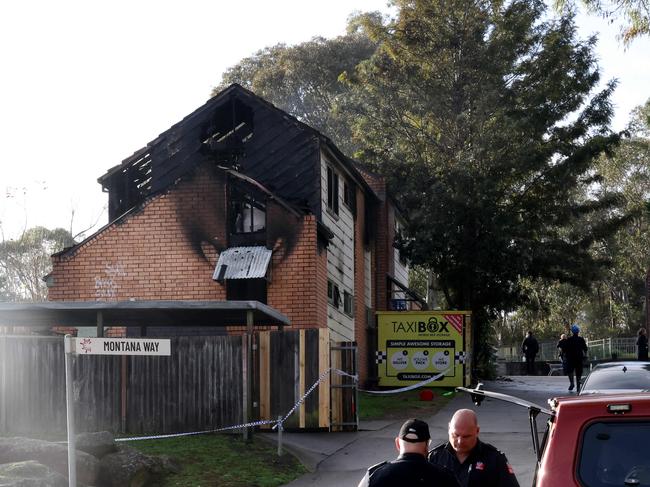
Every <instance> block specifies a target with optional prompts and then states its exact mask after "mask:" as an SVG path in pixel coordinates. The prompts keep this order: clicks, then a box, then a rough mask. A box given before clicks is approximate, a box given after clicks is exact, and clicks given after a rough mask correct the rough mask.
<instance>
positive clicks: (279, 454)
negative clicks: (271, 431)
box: [278, 416, 283, 457]
mask: <svg viewBox="0 0 650 487" xmlns="http://www.w3.org/2000/svg"><path fill="white" fill-rule="evenodd" d="M282 429H283V428H282V416H278V456H279V457H281V456H282Z"/></svg>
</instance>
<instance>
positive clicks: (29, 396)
mask: <svg viewBox="0 0 650 487" xmlns="http://www.w3.org/2000/svg"><path fill="white" fill-rule="evenodd" d="M63 359H64V357H63V339H62V338H61V337H31V336H24V337H23V336H1V337H0V434H5V435H10V434H13V433H19V432H21V433H22V432H24V433H29V434H37V435H44V436H47V435H50V434H56V433H61V432H63V431H65V373H64V371H65V367H64V363H63Z"/></svg>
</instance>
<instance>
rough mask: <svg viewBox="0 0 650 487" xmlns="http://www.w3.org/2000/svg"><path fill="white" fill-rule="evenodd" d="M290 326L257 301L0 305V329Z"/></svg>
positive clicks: (282, 318) (56, 302)
mask: <svg viewBox="0 0 650 487" xmlns="http://www.w3.org/2000/svg"><path fill="white" fill-rule="evenodd" d="M100 312H101V320H102V323H103V326H127V327H130V326H139V327H147V326H232V325H246V322H247V321H246V320H247V315H248V313H249V312H252V315H253V325H254V326H280V327H281V326H284V325H289V324H290V322H289V318H287V317H286V316H285V315H283V314H282V313H280V312H279V311H277V310H276V309H274V308H272V307H270V306H267V305H266V304H263V303H260V302H259V301H114V302H105V301H46V302H40V303H0V326H26V327H34V328H48V327H52V326H73V327H79V326H96V325H97V321H98V316H99V315H100Z"/></svg>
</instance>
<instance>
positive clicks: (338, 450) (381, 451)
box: [266, 376, 568, 487]
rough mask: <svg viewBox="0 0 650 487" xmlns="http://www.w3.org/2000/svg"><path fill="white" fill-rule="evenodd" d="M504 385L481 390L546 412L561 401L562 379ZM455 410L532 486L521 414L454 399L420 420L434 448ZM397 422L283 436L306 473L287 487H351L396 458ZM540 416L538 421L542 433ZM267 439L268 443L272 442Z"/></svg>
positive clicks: (515, 379) (490, 403) (517, 379)
mask: <svg viewBox="0 0 650 487" xmlns="http://www.w3.org/2000/svg"><path fill="white" fill-rule="evenodd" d="M506 379H507V380H499V381H492V382H490V381H486V382H485V389H487V390H493V391H497V392H502V393H505V394H510V395H514V396H518V397H521V398H524V399H527V400H529V401H532V402H535V403H537V404H539V405H541V406H544V407H547V406H548V404H547V400H548V399H549V398H551V397H557V396H561V395H566V394H567V391H566V388H567V385H568V384H567V379H566V377H528V376H523V377H521V376H512V377H509V378H506ZM459 408H469V409H474V410H475V411H476V412H477V414H478V417H479V423H480V426H481V433H480V437H481V439H482V440H483V441H486V442H488V443H492V444H494V445H496V446H497V447H498V448H499V449H501V450H502V451H503V452H504V453H505V454H506V455H507V456H508V459H509V460H510V463H511V464H512V466H513V468H514V470H515V473H516V474H517V478H518V479H519V483H520V485H521V486H522V487H524V486H530V485H532V479H533V472H534V468H535V457H534V455H533V449H532V441H531V435H530V427H529V424H528V415H527V413H526V410H525V409H524V408H522V407H520V406H516V405H513V404H508V403H504V402H502V401H497V400H492V399H486V400H485V401H484V402H483V404H482V405H481V406H479V407H476V406H474V404H472V402H471V400H470V398H469V396H468V395H467V394H457V395H456V397H455V398H454V399H453V400H452V401H450V402H449V403H448V404H447V405H446V406H445V407H444V408H443V409H442V410H441V411H440V412H438V413H437V414H432V415H431V416H426V415H422V419H424V420H426V421H427V422H428V423H429V426H430V430H431V437H432V440H433V442H434V444H437V443H441V442H443V441H446V438H447V423H448V421H449V418H450V417H451V415H452V414H453V413H454V411H456V410H457V409H459ZM405 419H407V418H403V419H400V420H399V421H394V422H393V421H373V422H365V423H362V424H361V431H359V432H355V433H285V441H286V444H287V445H288V446H289V447H290V448H291V451H292V452H294V453H297V454H298V456H299V458H300V459H301V460H302V461H303V463H305V464H306V465H307V466H308V467H309V468H310V469H311V470H313V471H311V472H309V473H307V474H305V475H303V476H302V477H300V478H298V479H296V480H295V481H293V482H291V483H289V484H287V487H308V486H309V487H348V486H349V487H356V485H357V484H358V482H359V480H360V479H361V478H362V477H363V475H364V473H365V471H366V468H367V467H368V466H370V465H373V464H375V463H379V462H381V461H384V460H390V459H392V458H394V457H395V455H396V452H395V449H394V444H393V439H394V438H395V436H396V435H397V432H398V430H399V427H400V425H401V424H402V422H403V421H404V420H405ZM544 421H545V416H544V415H540V416H539V418H538V427H539V428H540V429H541V430H542V431H543V429H544ZM266 435H269V436H270V437H271V438H273V436H272V435H271V434H266Z"/></svg>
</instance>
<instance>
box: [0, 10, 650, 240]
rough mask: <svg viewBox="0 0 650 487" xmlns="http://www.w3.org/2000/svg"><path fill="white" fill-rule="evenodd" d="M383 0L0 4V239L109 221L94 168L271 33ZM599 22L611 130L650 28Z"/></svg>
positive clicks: (642, 74)
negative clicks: (630, 33)
mask: <svg viewBox="0 0 650 487" xmlns="http://www.w3.org/2000/svg"><path fill="white" fill-rule="evenodd" d="M371 10H381V11H383V12H387V11H388V8H387V2H386V0H329V1H328V2H323V1H316V0H272V1H270V0H239V1H237V2H232V1H229V2H226V1H223V0H212V1H208V0H184V1H182V2H181V1H170V0H156V1H154V0H111V1H110V2H100V1H89V0H57V1H52V0H13V1H11V0H9V1H3V2H0V46H2V47H0V68H1V72H2V74H0V134H1V139H0V241H2V239H11V238H17V237H18V236H19V235H20V234H21V232H22V231H24V230H25V229H27V228H30V227H33V226H36V225H43V226H46V227H48V228H55V227H63V228H66V229H68V230H71V231H72V233H73V234H77V233H79V232H82V231H84V230H86V229H88V228H89V227H92V226H93V225H95V226H98V225H99V226H101V225H104V224H106V223H107V219H108V216H107V213H106V211H105V207H106V202H107V195H106V194H105V193H102V190H101V186H100V185H99V184H98V183H97V178H98V177H100V176H101V175H103V174H104V173H105V172H106V171H107V170H109V169H110V168H112V167H114V166H116V165H118V164H120V162H121V161H122V160H123V159H125V158H126V157H128V156H129V155H131V154H132V153H133V152H135V151H136V150H138V149H140V148H141V147H143V146H144V145H146V144H147V143H148V142H149V141H151V140H152V139H154V138H155V137H156V136H157V135H158V134H160V133H161V132H163V131H165V130H166V129H168V128H169V127H170V126H172V125H173V124H174V123H176V122H178V121H179V120H181V119H182V118H183V117H185V116H186V115H187V114H189V113H191V112H192V111H194V110H195V109H196V108H198V107H199V106H200V105H202V104H203V103H205V101H207V99H208V98H209V96H210V92H211V90H212V88H213V87H214V86H215V85H217V84H218V83H219V82H220V80H221V74H222V73H223V72H224V71H225V70H226V69H227V68H228V67H230V66H232V65H234V64H236V63H237V62H238V61H239V60H240V59H242V58H244V57H246V56H250V55H252V54H253V53H255V52H256V51H257V50H259V49H262V48H264V47H266V46H270V45H274V44H277V43H280V42H282V43H286V44H296V43H300V42H304V41H307V40H309V39H311V38H312V37H314V36H323V37H335V36H337V35H342V34H344V32H345V26H346V22H347V18H348V17H349V15H350V14H351V13H353V12H354V11H371ZM578 25H579V28H580V34H581V35H582V36H588V35H591V34H599V38H600V41H599V43H598V47H597V54H598V57H599V60H600V66H601V68H602V73H603V79H604V80H608V79H611V78H618V80H619V87H618V89H617V91H616V93H615V95H614V97H613V102H614V104H615V107H616V116H615V119H614V121H613V128H614V129H615V130H620V129H622V128H623V127H624V126H625V124H626V123H627V120H628V118H629V112H630V111H631V110H632V109H633V108H634V107H635V106H637V105H640V104H643V103H644V102H645V101H646V100H647V99H648V97H650V62H648V61H649V59H650V54H648V53H650V39H649V38H643V39H640V40H637V41H635V42H634V43H633V44H632V45H631V46H630V47H628V48H627V49H625V48H624V47H623V46H622V44H620V43H619V42H618V41H617V39H616V34H617V32H618V30H617V27H616V26H612V25H608V24H607V23H606V22H605V21H603V20H601V19H598V18H596V17H590V16H585V15H580V16H579V17H578Z"/></svg>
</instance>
